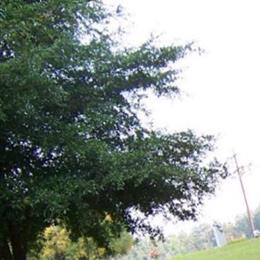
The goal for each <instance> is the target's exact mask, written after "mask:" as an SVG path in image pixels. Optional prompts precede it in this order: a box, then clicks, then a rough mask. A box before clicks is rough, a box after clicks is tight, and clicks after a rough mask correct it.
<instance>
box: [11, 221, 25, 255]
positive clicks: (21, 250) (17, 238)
mask: <svg viewBox="0 0 260 260" xmlns="http://www.w3.org/2000/svg"><path fill="white" fill-rule="evenodd" d="M9 233H10V242H11V246H12V252H13V259H14V260H26V239H25V238H24V239H21V235H22V234H21V233H20V232H19V229H18V228H16V226H15V225H13V224H9Z"/></svg>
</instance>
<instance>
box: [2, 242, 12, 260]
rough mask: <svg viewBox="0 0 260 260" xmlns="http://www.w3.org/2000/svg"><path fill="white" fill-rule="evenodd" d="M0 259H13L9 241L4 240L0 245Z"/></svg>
mask: <svg viewBox="0 0 260 260" xmlns="http://www.w3.org/2000/svg"><path fill="white" fill-rule="evenodd" d="M0 259H1V260H13V257H12V254H11V251H10V247H9V245H8V242H7V241H3V244H2V245H1V247H0Z"/></svg>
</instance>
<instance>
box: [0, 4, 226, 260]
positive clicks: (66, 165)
mask: <svg viewBox="0 0 260 260" xmlns="http://www.w3.org/2000/svg"><path fill="white" fill-rule="evenodd" d="M110 17H111V13H110V12H109V11H107V9H106V8H105V6H104V4H103V3H102V1H89V0H10V1H9V0H2V1H1V3H0V91H1V96H0V220H1V226H0V258H1V257H2V258H3V259H19V260H23V259H26V252H27V251H28V249H29V247H30V246H31V244H32V243H33V241H35V240H36V237H37V235H38V234H39V232H41V231H42V230H44V228H45V227H48V226H50V225H51V224H56V223H62V224H63V225H65V226H66V227H67V228H68V230H70V233H71V234H72V236H73V237H75V238H76V237H79V236H83V235H87V236H88V237H93V238H94V239H95V241H97V242H98V243H101V244H103V245H104V246H106V245H107V244H108V243H109V242H108V239H109V237H110V236H109V235H108V234H114V233H117V232H119V231H120V230H121V227H123V226H124V227H125V226H127V228H128V230H131V231H134V230H135V229H137V228H139V229H148V231H149V232H150V233H153V230H152V229H151V228H149V226H147V225H146V224H144V222H143V219H142V218H141V217H137V216H136V215H134V214H132V212H133V211H134V210H139V211H140V212H142V213H144V216H148V215H151V214H157V213H159V212H169V213H170V214H173V215H175V216H176V217H178V218H179V219H193V218H195V217H196V212H197V211H196V209H197V206H198V205H200V204H201V203H202V199H203V197H204V196H205V195H206V194H208V193H212V192H214V189H215V186H216V184H217V182H218V180H219V179H220V178H221V177H225V174H223V173H222V171H220V167H221V165H220V164H219V163H217V162H215V161H214V162H211V163H209V164H207V165H206V163H205V162H204V160H203V159H204V158H205V155H206V154H207V152H208V151H211V150H212V148H213V144H212V141H213V138H212V137H211V136H196V135H195V134H194V133H193V132H191V131H186V132H180V133H173V134H163V133H159V132H156V131H152V130H150V129H148V128H145V127H144V126H143V125H142V122H141V120H140V119H139V117H138V108H140V100H141V99H142V95H143V93H145V91H148V90H149V91H150V90H152V91H153V92H154V93H155V94H156V95H158V96H161V95H174V94H177V93H178V90H179V89H178V87H177V86H176V77H177V75H178V71H177V70H176V69H174V66H173V64H174V63H175V62H176V61H177V60H179V59H180V58H182V57H183V56H184V55H185V53H186V51H187V49H188V48H189V45H187V46H166V47H156V46H154V44H153V43H152V41H147V42H146V43H144V44H143V45H142V46H140V47H135V48H133V47H132V48H125V47H124V48H123V47H122V46H121V45H120V43H119V42H117V41H115V40H114V39H113V35H110V34H109V30H108V29H106V28H109V21H110ZM82 38H84V41H82ZM107 216H109V217H110V218H111V219H112V221H106V218H107ZM104 223H105V224H104Z"/></svg>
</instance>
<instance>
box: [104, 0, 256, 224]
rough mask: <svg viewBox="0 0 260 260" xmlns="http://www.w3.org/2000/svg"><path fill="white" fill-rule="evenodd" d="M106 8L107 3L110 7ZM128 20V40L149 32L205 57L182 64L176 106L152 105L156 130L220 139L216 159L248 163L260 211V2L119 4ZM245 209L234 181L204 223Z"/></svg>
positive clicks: (132, 0) (209, 207)
mask: <svg viewBox="0 0 260 260" xmlns="http://www.w3.org/2000/svg"><path fill="white" fill-rule="evenodd" d="M107 1H108V0H107ZM108 2H110V3H113V4H115V5H116V3H120V4H121V5H122V6H124V8H125V12H127V13H129V21H131V26H130V27H129V29H128V30H129V31H130V36H129V39H131V41H133V42H134V43H141V42H143V41H145V40H146V39H147V38H148V37H149V35H150V34H151V33H153V34H155V35H158V34H160V35H161V42H162V43H174V42H177V41H183V42H189V41H193V40H195V41H196V42H197V44H198V45H199V46H201V47H202V48H203V49H204V50H205V53H204V54H203V55H202V56H196V55H191V56H190V57H188V58H187V59H186V62H185V65H187V66H188V68H186V69H185V71H184V72H183V74H182V77H183V80H182V81H181V82H180V83H179V86H180V87H181V89H182V90H184V92H185V94H184V95H183V96H182V98H181V99H175V100H162V101H161V102H160V103H159V102H158V100H156V99H155V98H154V99H150V100H149V101H148V105H149V107H150V109H151V110H152V119H153V122H154V125H155V126H156V127H158V128H166V129H167V130H168V131H176V130H177V131H178V130H185V129H187V128H191V129H194V130H195V131H196V132H198V133H209V134H215V135H216V136H217V137H218V142H217V145H218V150H217V151H216V154H217V155H218V156H219V157H220V158H226V157H230V156H231V155H232V153H233V151H234V152H236V153H237V154H238V159H239V162H240V163H241V164H245V165H246V164H248V163H252V167H251V170H249V171H247V173H246V174H245V175H244V180H245V186H246V190H247V194H248V199H249V204H250V206H251V208H252V209H254V208H256V207H257V206H258V205H260V186H259V184H260V123H259V119H260V118H259V111H260V87H259V86H260V77H259V76H260V71H259V69H260V48H259V46H260V33H259V24H260V15H259V8H260V2H259V1H257V0H255V1H254V0H247V1H246V0H161V1H155V0H121V1H119V0H118V1H112V0H109V1H108ZM244 212H245V206H244V201H243V197H242V194H241V189H240V186H239V182H238V179H237V178H232V179H230V180H227V181H225V182H224V183H223V185H221V187H220V188H219V191H218V192H217V193H216V196H215V198H213V199H210V200H208V201H207V202H206V204H205V207H204V208H203V214H202V217H201V218H202V221H209V220H217V221H230V220H232V219H233V218H234V217H235V216H236V215H238V214H243V213H244Z"/></svg>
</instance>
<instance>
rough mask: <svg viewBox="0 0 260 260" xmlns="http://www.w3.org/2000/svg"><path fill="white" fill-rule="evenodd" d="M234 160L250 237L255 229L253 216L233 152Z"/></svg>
mask: <svg viewBox="0 0 260 260" xmlns="http://www.w3.org/2000/svg"><path fill="white" fill-rule="evenodd" d="M234 161H235V166H236V172H237V174H238V178H239V182H240V185H241V189H242V192H243V196H244V200H245V204H246V210H247V216H248V222H249V226H250V229H251V233H252V237H254V230H255V227H254V222H253V218H252V215H251V211H250V208H249V204H248V201H247V197H246V191H245V187H244V183H243V180H242V176H241V171H240V169H241V168H239V166H238V162H237V157H236V154H234Z"/></svg>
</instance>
